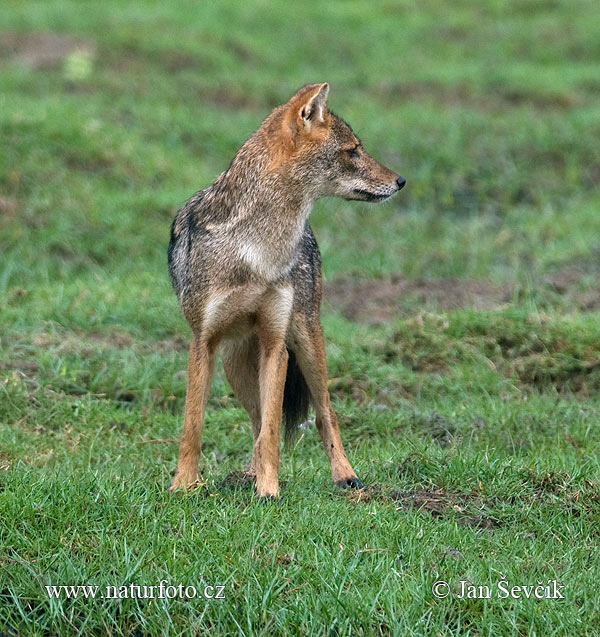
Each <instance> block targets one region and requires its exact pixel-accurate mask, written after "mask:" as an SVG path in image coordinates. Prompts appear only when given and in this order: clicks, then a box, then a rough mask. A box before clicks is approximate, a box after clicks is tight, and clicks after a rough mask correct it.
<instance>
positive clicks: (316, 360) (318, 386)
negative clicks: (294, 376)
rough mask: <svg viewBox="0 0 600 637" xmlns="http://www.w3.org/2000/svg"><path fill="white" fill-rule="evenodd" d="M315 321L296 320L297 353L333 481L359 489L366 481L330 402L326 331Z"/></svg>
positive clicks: (346, 486)
mask: <svg viewBox="0 0 600 637" xmlns="http://www.w3.org/2000/svg"><path fill="white" fill-rule="evenodd" d="M315 323H316V324H315V325H311V326H310V327H309V326H307V325H304V324H298V322H295V323H294V325H293V335H294V340H295V345H294V353H295V355H296V359H297V360H298V364H299V365H300V369H301V370H302V374H303V375H304V379H305V380H306V384H307V385H308V388H309V391H310V394H311V398H312V402H313V405H314V408H315V412H316V424H317V429H318V431H319V434H320V436H321V440H322V441H323V447H324V448H325V453H326V454H327V457H328V458H329V464H330V465H331V475H332V477H333V481H334V482H335V483H336V484H337V485H338V486H340V487H342V488H343V489H346V488H348V487H352V488H359V489H360V488H362V487H363V486H364V485H363V483H362V482H361V480H360V479H359V478H358V476H357V475H356V473H355V471H354V469H353V468H352V466H351V465H350V462H348V458H347V457H346V453H345V451H344V446H343V444H342V438H341V436H340V430H339V426H338V422H337V418H336V415H335V413H334V412H333V410H332V409H331V406H330V400H329V391H328V390H327V361H326V359H325V345H324V343H323V332H322V329H321V325H320V324H319V323H318V321H316V322H315Z"/></svg>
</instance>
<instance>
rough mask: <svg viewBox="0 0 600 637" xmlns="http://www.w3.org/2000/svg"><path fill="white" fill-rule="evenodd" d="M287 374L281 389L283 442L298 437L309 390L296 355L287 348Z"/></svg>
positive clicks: (306, 406)
mask: <svg viewBox="0 0 600 637" xmlns="http://www.w3.org/2000/svg"><path fill="white" fill-rule="evenodd" d="M288 355H289V358H288V365H287V375H286V377H285V388H284V390H283V420H284V422H285V444H290V443H292V442H294V440H295V439H296V438H297V437H298V428H299V427H300V425H301V424H302V423H303V422H305V421H306V419H307V418H308V406H309V403H310V392H309V391H308V385H307V384H306V380H304V376H303V375H302V372H301V371H300V367H299V366H298V362H297V361H296V355H295V354H294V352H292V350H290V349H288Z"/></svg>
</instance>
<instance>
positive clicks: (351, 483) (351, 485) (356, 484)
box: [336, 476, 365, 489]
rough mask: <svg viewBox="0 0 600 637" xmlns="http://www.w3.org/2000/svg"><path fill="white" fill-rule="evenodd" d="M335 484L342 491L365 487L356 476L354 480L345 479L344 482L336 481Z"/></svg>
mask: <svg viewBox="0 0 600 637" xmlns="http://www.w3.org/2000/svg"><path fill="white" fill-rule="evenodd" d="M336 484H337V485H338V487H341V488H342V489H362V488H363V487H364V486H365V485H364V484H363V483H362V480H360V479H359V478H357V477H356V476H355V477H354V478H346V479H345V480H337V481H336Z"/></svg>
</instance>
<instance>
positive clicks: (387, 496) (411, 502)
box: [348, 484, 500, 530]
mask: <svg viewBox="0 0 600 637" xmlns="http://www.w3.org/2000/svg"><path fill="white" fill-rule="evenodd" d="M348 498H349V499H350V500H351V501H353V502H364V503H368V502H372V501H374V500H375V501H379V502H388V503H393V504H394V506H395V507H396V510H397V511H411V510H415V509H416V510H418V511H425V512H427V513H430V514H431V515H433V516H434V517H437V518H449V517H455V518H456V520H457V522H458V523H459V524H461V525H464V526H469V527H471V528H473V529H488V530H489V529H495V528H498V527H499V526H500V522H499V521H498V520H497V519H496V518H493V517H491V516H489V515H487V514H486V513H484V509H485V502H484V501H483V499H482V498H481V497H480V496H478V495H475V494H469V493H467V494H465V493H451V492H448V491H444V490H443V489H436V490H424V489H423V490H417V491H394V490H386V489H385V488H384V487H382V486H381V485H380V484H374V485H369V486H366V487H365V488H364V489H360V490H358V491H354V492H353V493H351V494H350V495H349V496H348Z"/></svg>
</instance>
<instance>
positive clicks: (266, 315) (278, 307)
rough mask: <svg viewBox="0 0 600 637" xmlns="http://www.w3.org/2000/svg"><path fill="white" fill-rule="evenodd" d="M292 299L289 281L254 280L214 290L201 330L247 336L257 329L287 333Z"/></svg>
mask: <svg viewBox="0 0 600 637" xmlns="http://www.w3.org/2000/svg"><path fill="white" fill-rule="evenodd" d="M293 300H294V291H293V288H292V287H291V286H290V285H277V286H272V285H260V284H252V285H244V286H240V287H236V288H232V289H228V290H214V291H212V292H211V294H210V295H209V297H208V299H207V301H206V304H205V306H204V311H203V312H202V331H203V332H204V334H205V335H206V336H207V337H208V338H212V337H214V336H218V337H220V338H226V339H229V338H233V339H235V338H240V337H242V338H244V337H247V336H248V333H249V332H252V331H254V330H256V329H263V330H265V329H266V330H268V331H269V332H271V333H273V334H279V335H280V336H284V335H285V333H286V331H287V328H288V325H289V321H290V316H291V311H292V306H293Z"/></svg>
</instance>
